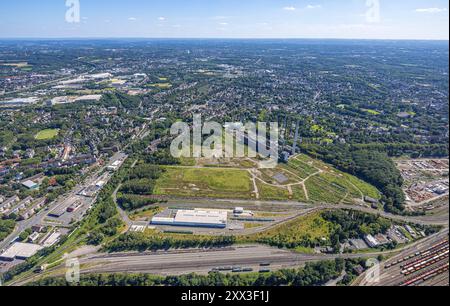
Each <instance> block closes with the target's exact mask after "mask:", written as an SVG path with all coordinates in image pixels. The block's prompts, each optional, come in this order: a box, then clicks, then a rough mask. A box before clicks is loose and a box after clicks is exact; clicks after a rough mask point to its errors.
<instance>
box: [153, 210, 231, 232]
mask: <svg viewBox="0 0 450 306" xmlns="http://www.w3.org/2000/svg"><path fill="white" fill-rule="evenodd" d="M227 220H228V212H227V211H223V210H198V209H196V210H177V211H176V212H175V215H173V214H172V215H169V216H163V215H158V216H155V217H154V218H153V219H152V221H151V224H153V225H169V226H187V227H210V228H226V227H227Z"/></svg>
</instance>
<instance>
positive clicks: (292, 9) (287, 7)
mask: <svg viewBox="0 0 450 306" xmlns="http://www.w3.org/2000/svg"><path fill="white" fill-rule="evenodd" d="M283 10H285V11H295V10H296V8H295V7H293V6H285V7H283Z"/></svg>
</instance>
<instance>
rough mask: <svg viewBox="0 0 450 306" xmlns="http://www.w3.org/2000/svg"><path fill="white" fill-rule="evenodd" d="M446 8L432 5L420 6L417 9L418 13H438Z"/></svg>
mask: <svg viewBox="0 0 450 306" xmlns="http://www.w3.org/2000/svg"><path fill="white" fill-rule="evenodd" d="M446 11H447V9H446V8H438V7H430V8H418V9H416V12H417V13H427V14H438V13H442V12H446Z"/></svg>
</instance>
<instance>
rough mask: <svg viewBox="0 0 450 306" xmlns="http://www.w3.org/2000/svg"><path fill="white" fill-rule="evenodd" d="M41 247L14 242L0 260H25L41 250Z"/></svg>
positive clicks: (0, 256)
mask: <svg viewBox="0 0 450 306" xmlns="http://www.w3.org/2000/svg"><path fill="white" fill-rule="evenodd" d="M42 249H43V247H42V246H40V245H37V244H32V243H21V242H16V243H14V244H12V245H11V246H10V248H9V249H7V250H6V251H5V252H4V253H3V254H1V255H0V260H6V261H13V260H14V259H22V260H24V259H27V258H30V257H31V256H33V255H34V254H36V253H37V252H38V251H40V250H42Z"/></svg>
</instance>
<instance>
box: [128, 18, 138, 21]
mask: <svg viewBox="0 0 450 306" xmlns="http://www.w3.org/2000/svg"><path fill="white" fill-rule="evenodd" d="M128 20H129V21H136V20H137V18H136V17H130V18H128Z"/></svg>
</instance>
